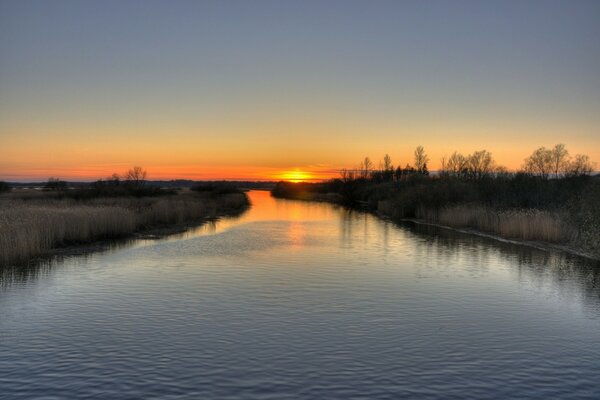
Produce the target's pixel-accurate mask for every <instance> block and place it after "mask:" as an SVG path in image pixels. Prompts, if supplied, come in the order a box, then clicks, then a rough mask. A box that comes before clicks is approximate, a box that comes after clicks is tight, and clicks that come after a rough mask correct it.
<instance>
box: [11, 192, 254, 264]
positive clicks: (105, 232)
mask: <svg viewBox="0 0 600 400" xmlns="http://www.w3.org/2000/svg"><path fill="white" fill-rule="evenodd" d="M98 203H100V204H98ZM113 203H114V204H113ZM250 206H251V205H250V202H249V199H248V196H247V195H246V194H245V193H243V192H240V193H235V194H224V195H217V196H210V195H201V196H198V195H196V194H185V195H181V194H180V195H175V196H172V197H165V198H120V199H112V198H98V199H94V200H93V202H91V203H83V204H81V203H79V204H77V203H75V204H72V203H70V202H66V203H65V202H60V201H59V202H50V201H42V203H38V202H36V203H18V204H17V207H13V208H12V209H10V210H4V215H3V217H4V225H5V230H4V232H3V236H2V237H0V239H2V240H0V250H2V254H0V269H2V268H11V267H22V266H27V265H31V264H35V263H40V262H44V261H48V260H52V259H53V258H56V257H64V256H75V255H84V254H89V253H93V252H97V251H106V250H109V249H111V248H116V247H119V246H120V245H127V244H128V243H131V242H133V241H135V240H158V239H162V238H165V237H167V236H171V235H177V234H184V233H185V232H186V231H188V230H190V229H192V228H195V227H199V226H202V225H204V224H207V223H210V222H211V221H216V220H219V219H220V218H223V217H234V216H236V215H241V214H242V213H244V212H245V211H246V210H247V209H248V208H249V207H250ZM24 218H27V219H26V220H25V223H24V222H23V220H24ZM0 221H1V220H0ZM0 233H1V232H0ZM61 235H62V236H61ZM5 251H6V252H5Z"/></svg>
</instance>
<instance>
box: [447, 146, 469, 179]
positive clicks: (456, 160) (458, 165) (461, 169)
mask: <svg viewBox="0 0 600 400" xmlns="http://www.w3.org/2000/svg"><path fill="white" fill-rule="evenodd" d="M466 166H467V159H466V158H465V156H463V155H462V154H460V153H457V152H456V151H455V152H454V153H452V155H451V156H450V157H449V158H448V161H446V162H445V165H443V166H442V169H443V170H444V171H445V172H447V173H448V174H449V175H453V176H462V175H464V174H465V173H466Z"/></svg>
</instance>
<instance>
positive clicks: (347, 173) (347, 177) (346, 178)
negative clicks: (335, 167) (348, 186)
mask: <svg viewBox="0 0 600 400" xmlns="http://www.w3.org/2000/svg"><path fill="white" fill-rule="evenodd" d="M340 176H341V179H342V182H351V181H353V180H355V179H356V171H354V170H351V169H346V168H344V169H342V170H341V171H340Z"/></svg>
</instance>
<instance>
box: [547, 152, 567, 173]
mask: <svg viewBox="0 0 600 400" xmlns="http://www.w3.org/2000/svg"><path fill="white" fill-rule="evenodd" d="M550 159H551V163H552V172H553V173H554V176H555V177H558V176H560V174H564V173H565V172H566V170H567V168H568V166H569V152H568V151H567V149H566V148H565V145H564V144H557V145H556V146H554V148H553V149H552V150H551V155H550Z"/></svg>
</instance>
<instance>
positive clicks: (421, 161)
mask: <svg viewBox="0 0 600 400" xmlns="http://www.w3.org/2000/svg"><path fill="white" fill-rule="evenodd" d="M428 162H429V157H427V154H425V149H424V148H423V146H417V148H416V149H415V169H416V170H417V172H419V173H424V172H425V171H426V170H427V163H428Z"/></svg>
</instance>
